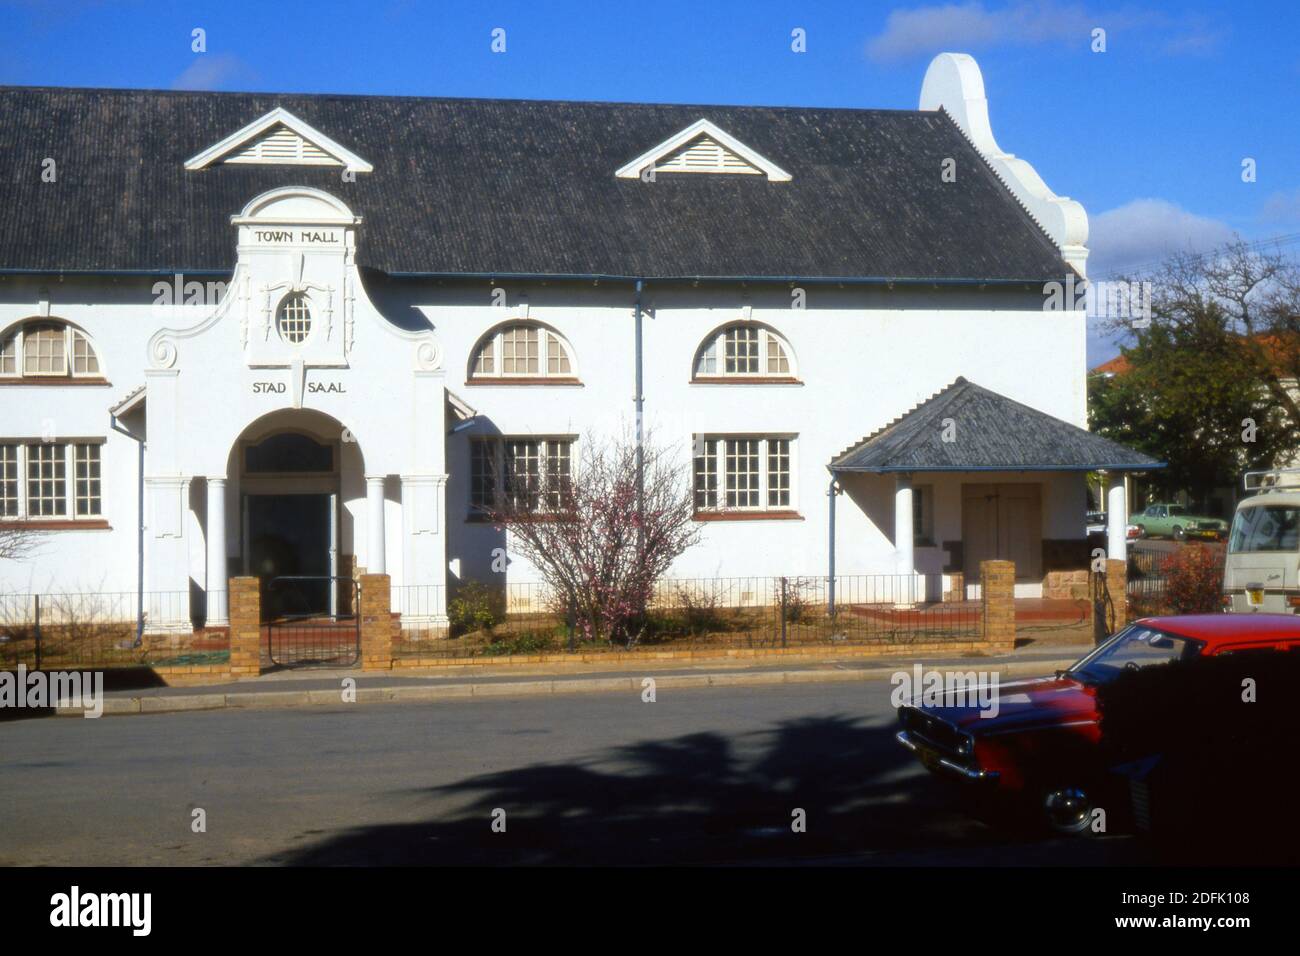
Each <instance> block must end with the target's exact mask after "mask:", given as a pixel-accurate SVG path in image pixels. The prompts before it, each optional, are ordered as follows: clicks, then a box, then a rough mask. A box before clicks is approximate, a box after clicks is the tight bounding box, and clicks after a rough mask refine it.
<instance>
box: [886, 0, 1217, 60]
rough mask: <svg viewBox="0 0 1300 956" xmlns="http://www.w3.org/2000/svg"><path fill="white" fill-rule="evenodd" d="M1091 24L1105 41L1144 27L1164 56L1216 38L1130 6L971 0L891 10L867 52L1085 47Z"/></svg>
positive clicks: (1191, 23) (1195, 23) (1193, 21)
mask: <svg viewBox="0 0 1300 956" xmlns="http://www.w3.org/2000/svg"><path fill="white" fill-rule="evenodd" d="M1096 27H1101V28H1103V29H1104V30H1106V32H1107V37H1108V39H1109V36H1110V34H1112V33H1116V32H1120V31H1127V30H1129V29H1131V28H1134V27H1144V28H1146V29H1147V30H1148V32H1149V34H1150V35H1152V36H1154V37H1157V38H1159V39H1160V41H1161V42H1160V43H1159V45H1158V47H1159V49H1160V50H1161V52H1164V53H1169V54H1179V53H1199V52H1204V51H1206V50H1208V49H1210V48H1212V47H1213V46H1215V45H1216V44H1217V42H1218V36H1217V35H1216V34H1215V33H1214V32H1213V31H1211V30H1210V29H1208V28H1207V27H1206V26H1205V24H1204V23H1203V22H1202V21H1201V20H1200V19H1199V18H1185V19H1184V20H1183V21H1174V20H1172V19H1171V18H1170V17H1168V16H1166V15H1165V14H1162V13H1158V12H1143V11H1132V10H1126V11H1123V12H1119V11H1115V12H1109V13H1105V12H1101V11H1097V10H1085V9H1084V7H1082V6H1080V5H1078V4H1062V3H1056V2H1054V0H1046V2H1043V3H1029V2H1024V0H1018V2H1014V3H1010V4H1007V5H1005V6H1002V7H997V8H990V7H987V6H985V4H984V3H982V2H980V0H971V2H968V3H948V4H942V5H936V6H929V7H915V8H912V9H908V10H893V11H891V12H890V14H889V16H888V18H886V20H885V29H884V32H882V33H880V34H879V35H878V36H875V37H872V38H871V40H870V41H868V43H867V55H868V56H870V57H871V58H872V59H873V60H878V61H889V60H899V59H904V58H907V57H911V56H933V55H934V54H937V53H941V52H943V51H944V50H962V51H969V50H977V49H987V48H990V47H996V46H1013V45H1015V46H1038V45H1041V44H1045V43H1058V44H1066V43H1068V44H1073V45H1076V46H1077V47H1078V48H1079V49H1081V50H1087V49H1088V48H1089V44H1090V43H1091V42H1092V31H1093V29H1094V28H1096Z"/></svg>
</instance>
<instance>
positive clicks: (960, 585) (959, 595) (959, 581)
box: [943, 571, 966, 603]
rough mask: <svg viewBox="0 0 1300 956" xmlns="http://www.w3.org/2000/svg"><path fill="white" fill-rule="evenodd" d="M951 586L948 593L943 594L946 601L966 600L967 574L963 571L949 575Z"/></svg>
mask: <svg viewBox="0 0 1300 956" xmlns="http://www.w3.org/2000/svg"><path fill="white" fill-rule="evenodd" d="M948 580H949V582H950V583H949V586H948V588H949V589H948V593H947V594H945V595H944V596H943V599H944V600H945V601H949V602H958V603H960V602H961V601H964V600H966V575H965V574H964V573H962V572H961V571H958V572H956V573H955V574H950V575H948Z"/></svg>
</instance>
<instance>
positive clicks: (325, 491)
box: [239, 431, 350, 617]
mask: <svg viewBox="0 0 1300 956" xmlns="http://www.w3.org/2000/svg"><path fill="white" fill-rule="evenodd" d="M239 451H240V464H241V469H240V491H241V495H240V502H241V508H240V512H241V514H240V523H241V526H242V527H241V531H242V534H241V535H240V539H241V541H242V548H241V551H242V554H241V559H242V563H243V573H244V574H249V575H253V576H255V577H258V578H261V579H262V580H263V581H264V582H272V581H274V582H280V584H278V586H276V587H270V588H268V589H267V590H266V591H265V593H264V595H263V597H264V604H265V609H264V615H265V616H267V617H279V616H283V615H285V614H318V615H324V614H328V615H337V614H338V613H339V610H340V607H339V604H340V597H341V595H340V591H341V590H342V589H341V588H340V587H339V586H338V584H337V582H338V580H339V578H340V571H341V570H343V569H342V568H341V567H340V562H339V554H340V542H339V526H340V524H341V517H342V516H341V513H340V509H341V502H340V490H341V489H340V482H339V449H338V443H337V442H332V441H321V440H320V439H319V438H317V437H316V436H314V435H312V434H309V433H307V432H304V431H276V432H272V433H271V434H269V435H266V436H264V437H261V438H259V439H257V440H253V441H246V440H245V441H241V442H240V449H239ZM290 582H291V586H290ZM347 610H350V609H347Z"/></svg>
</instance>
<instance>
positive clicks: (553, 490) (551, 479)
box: [542, 441, 573, 511]
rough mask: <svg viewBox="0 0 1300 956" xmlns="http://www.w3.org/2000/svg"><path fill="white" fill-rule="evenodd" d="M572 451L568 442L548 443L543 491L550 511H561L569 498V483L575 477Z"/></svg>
mask: <svg viewBox="0 0 1300 956" xmlns="http://www.w3.org/2000/svg"><path fill="white" fill-rule="evenodd" d="M571 451H572V446H571V445H570V444H569V443H568V442H560V441H548V442H547V443H546V476H545V479H544V481H543V482H542V490H543V492H544V493H545V495H546V507H547V510H549V511H559V510H560V508H562V507H563V506H564V504H565V502H566V500H567V499H568V497H569V488H570V484H569V482H570V479H571V478H572V477H573V472H572V461H571V455H570V452H571Z"/></svg>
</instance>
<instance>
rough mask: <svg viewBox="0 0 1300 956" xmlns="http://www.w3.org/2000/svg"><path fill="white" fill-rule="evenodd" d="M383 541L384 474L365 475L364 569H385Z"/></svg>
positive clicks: (371, 571)
mask: <svg viewBox="0 0 1300 956" xmlns="http://www.w3.org/2000/svg"><path fill="white" fill-rule="evenodd" d="M385 547H386V545H385V543H384V476H383V475H366V571H367V572H368V573H369V574H384V573H386V570H387V562H386V561H385V558H384V554H385V550H384V549H385Z"/></svg>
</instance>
